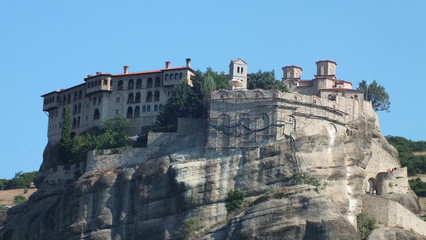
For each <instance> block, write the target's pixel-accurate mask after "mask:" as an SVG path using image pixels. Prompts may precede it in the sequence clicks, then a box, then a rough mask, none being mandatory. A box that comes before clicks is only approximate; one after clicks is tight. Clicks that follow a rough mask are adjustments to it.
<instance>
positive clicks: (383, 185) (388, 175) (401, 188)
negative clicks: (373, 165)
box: [376, 167, 410, 195]
mask: <svg viewBox="0 0 426 240" xmlns="http://www.w3.org/2000/svg"><path fill="white" fill-rule="evenodd" d="M376 186H377V194H380V195H388V194H396V193H402V194H406V193H407V192H408V190H409V189H410V188H409V185H408V178H407V168H406V167H404V168H397V169H396V170H393V171H391V172H381V173H378V174H377V177H376Z"/></svg>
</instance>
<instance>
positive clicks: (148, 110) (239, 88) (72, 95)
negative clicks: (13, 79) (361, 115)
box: [42, 58, 363, 144]
mask: <svg viewBox="0 0 426 240" xmlns="http://www.w3.org/2000/svg"><path fill="white" fill-rule="evenodd" d="M316 65H317V74H316V75H315V78H314V79H312V80H301V75H302V68H301V67H298V66H294V65H290V66H285V67H283V68H282V69H283V78H282V84H284V85H285V86H287V88H288V89H289V91H290V92H292V93H293V95H294V94H295V93H299V94H297V96H296V95H294V96H293V95H292V96H290V95H289V94H288V93H281V92H279V91H274V90H269V91H265V90H247V81H250V78H249V76H250V75H249V74H248V71H247V69H248V68H247V67H248V66H247V63H246V62H245V61H244V60H242V59H237V60H232V61H231V62H230V65H229V77H230V80H229V90H219V91H216V92H214V93H212V97H211V112H210V115H211V116H210V121H211V122H212V124H222V125H223V124H224V123H226V124H228V125H229V124H231V123H232V122H233V121H232V120H231V118H232V117H231V115H232V114H227V113H226V112H229V111H232V112H233V113H234V114H235V113H236V111H235V110H236V109H233V108H239V109H243V106H244V108H245V109H246V110H245V114H243V115H241V116H236V118H237V119H234V120H235V121H237V122H241V121H240V117H241V118H242V119H243V120H244V121H245V122H246V124H249V122H247V121H250V118H252V121H251V123H252V124H255V125H256V126H254V125H253V128H252V127H248V126H247V128H248V129H247V130H246V133H249V132H250V131H254V130H253V129H258V128H259V126H261V127H266V126H269V125H270V124H273V123H274V127H273V128H272V129H275V130H270V131H273V132H274V133H272V132H268V134H266V135H271V134H274V135H275V136H276V132H277V131H278V130H277V126H278V125H279V123H278V122H280V121H281V122H282V123H284V122H287V123H290V122H291V124H295V123H294V118H295V116H293V115H292V114H291V113H289V114H286V115H287V117H285V119H281V117H278V115H277V114H278V112H282V111H283V110H279V111H278V110H276V109H278V108H276V107H273V106H278V105H279V104H278V102H282V101H284V102H286V101H287V102H288V101H292V102H298V103H299V104H302V105H303V106H305V107H306V106H311V107H310V109H311V110H309V111H312V106H317V107H316V108H313V109H314V110H313V111H315V109H317V110H316V111H317V112H318V114H319V113H320V112H321V111H320V110H318V109H323V110H324V109H329V110H327V111H326V112H321V114H322V115H324V116H323V117H331V116H332V115H333V116H332V117H333V118H334V120H335V121H343V120H345V119H349V117H348V116H352V117H353V116H354V114H355V115H356V113H355V112H354V111H355V110H356V111H357V110H358V109H359V107H358V105H359V104H358V102H361V103H362V102H363V91H362V90H354V89H352V83H350V82H347V81H342V80H337V78H336V75H335V71H336V65H337V64H336V63H335V62H333V61H329V60H322V61H318V62H317V63H316ZM194 73H195V71H194V70H193V69H192V68H191V59H189V58H188V59H186V65H185V66H181V67H171V63H170V62H169V61H167V62H166V63H165V68H163V69H159V70H152V71H144V72H129V67H128V66H124V71H123V73H120V74H109V73H102V72H97V73H96V75H88V76H87V77H86V78H85V79H84V83H82V84H79V85H77V86H74V87H71V88H68V89H61V90H60V91H53V92H50V93H47V94H44V95H42V97H43V98H44V104H43V111H46V112H48V115H49V123H48V139H49V142H52V143H55V142H58V141H59V139H60V136H61V129H62V121H63V114H64V110H65V107H67V106H69V107H70V109H71V118H72V131H73V133H74V134H80V133H81V132H83V131H86V130H88V129H90V128H92V127H94V126H100V125H101V124H102V122H103V121H105V120H106V119H113V118H115V117H116V116H118V115H123V116H125V117H126V118H127V119H128V120H129V122H130V124H131V126H132V132H131V134H138V133H140V130H141V127H142V126H146V125H151V124H153V123H155V120H156V117H157V116H158V114H159V111H160V110H161V104H162V103H164V102H165V101H166V100H167V99H168V97H169V95H170V93H171V90H172V88H173V86H174V85H176V84H177V83H179V82H181V81H185V82H186V83H188V84H189V85H192V82H191V76H193V75H194ZM266 99H269V100H268V101H267V102H265V100H266ZM279 99H281V100H279ZM283 99H286V100H283ZM270 100H273V101H270ZM232 101H233V102H235V103H239V104H230V102H232ZM277 101H278V102H277ZM348 101H349V102H348ZM225 102H226V104H225ZM260 102H263V103H262V104H260V105H262V106H260V105H259V103H260ZM265 104H267V105H268V107H265V106H264V105H265ZM277 104H278V105H277ZM253 106H257V108H256V109H257V110H256V111H259V110H260V109H262V110H263V111H266V112H262V113H261V112H257V113H256V114H255V115H256V116H254V115H253V114H254V113H255V110H254V109H253ZM224 107H225V108H226V109H224ZM272 108H274V109H275V110H274V111H273V112H274V114H272V112H271V109H272ZM343 108H344V109H343ZM219 109H221V110H219ZM281 109H285V107H284V108H282V107H281ZM339 109H340V110H339ZM354 109H355V110H354ZM268 111H269V112H268ZM249 112H250V113H249ZM250 114H251V116H250ZM336 114H337V115H336ZM288 116H291V117H290V118H289V117H288ZM260 117H261V118H262V119H263V120H264V121H263V120H262V121H260V120H259V118H260ZM219 118H220V120H218V119H219ZM266 118H267V120H265V119H266ZM351 119H353V118H351ZM228 127H229V126H228ZM288 128H289V127H287V129H286V130H285V131H286V132H287V133H288V131H289V130H288ZM268 131H269V130H268ZM264 133H265V131H264ZM257 138H259V137H251V138H250V137H247V136H246V137H245V138H243V139H245V140H247V141H249V142H250V141H254V142H256V141H257V140H259V139H257ZM215 142H217V141H215ZM226 142H227V141H225V142H223V144H226Z"/></svg>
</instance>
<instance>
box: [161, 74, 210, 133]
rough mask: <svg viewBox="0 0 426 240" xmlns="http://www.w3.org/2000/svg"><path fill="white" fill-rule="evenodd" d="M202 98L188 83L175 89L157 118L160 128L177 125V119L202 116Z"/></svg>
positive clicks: (177, 85)
mask: <svg viewBox="0 0 426 240" xmlns="http://www.w3.org/2000/svg"><path fill="white" fill-rule="evenodd" d="M202 112H203V109H202V98H200V96H197V94H196V93H195V91H194V90H193V89H192V87H191V86H189V85H188V84H187V83H186V82H180V83H178V84H176V85H175V86H174V87H173V90H172V92H171V94H170V97H169V99H167V101H166V102H165V103H164V105H163V106H162V109H161V111H160V114H159V115H158V117H157V124H158V125H160V126H170V125H174V126H175V125H177V119H178V118H183V117H201V116H202Z"/></svg>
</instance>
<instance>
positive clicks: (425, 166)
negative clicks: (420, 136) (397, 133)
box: [386, 136, 426, 176]
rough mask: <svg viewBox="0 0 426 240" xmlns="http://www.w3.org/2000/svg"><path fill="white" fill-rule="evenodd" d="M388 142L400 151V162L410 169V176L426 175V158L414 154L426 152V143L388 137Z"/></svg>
mask: <svg viewBox="0 0 426 240" xmlns="http://www.w3.org/2000/svg"><path fill="white" fill-rule="evenodd" d="M386 139H387V140H388V142H389V143H390V144H392V145H393V146H394V147H395V148H396V149H397V150H398V156H399V161H400V162H401V165H402V166H403V167H407V168H408V174H409V175H410V176H412V175H415V174H420V173H426V156H425V155H415V154H413V152H426V141H411V140H408V139H406V138H403V137H394V136H388V137H386Z"/></svg>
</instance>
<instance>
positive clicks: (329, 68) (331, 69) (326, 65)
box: [316, 60, 337, 77]
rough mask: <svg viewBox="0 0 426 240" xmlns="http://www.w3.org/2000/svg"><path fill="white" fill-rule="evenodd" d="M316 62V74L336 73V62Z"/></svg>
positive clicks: (329, 74)
mask: <svg viewBox="0 0 426 240" xmlns="http://www.w3.org/2000/svg"><path fill="white" fill-rule="evenodd" d="M316 64H317V75H316V77H319V76H333V77H335V75H336V65H337V63H336V62H333V61H330V60H321V61H318V62H316Z"/></svg>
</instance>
